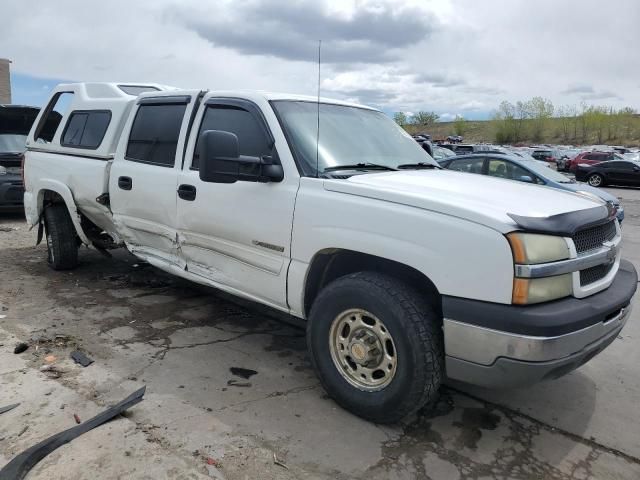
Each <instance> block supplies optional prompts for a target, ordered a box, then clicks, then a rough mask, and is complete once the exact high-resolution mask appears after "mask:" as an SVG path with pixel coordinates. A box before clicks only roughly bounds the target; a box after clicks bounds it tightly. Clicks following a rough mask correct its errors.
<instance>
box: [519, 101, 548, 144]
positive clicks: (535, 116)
mask: <svg viewBox="0 0 640 480" xmlns="http://www.w3.org/2000/svg"><path fill="white" fill-rule="evenodd" d="M526 110H527V113H528V115H529V117H530V118H531V138H532V140H533V141H534V142H539V141H541V140H542V136H543V134H544V129H545V126H546V125H547V123H548V122H549V119H550V118H551V117H553V103H551V100H548V99H546V98H542V97H533V98H532V99H531V100H529V101H528V102H527V103H526Z"/></svg>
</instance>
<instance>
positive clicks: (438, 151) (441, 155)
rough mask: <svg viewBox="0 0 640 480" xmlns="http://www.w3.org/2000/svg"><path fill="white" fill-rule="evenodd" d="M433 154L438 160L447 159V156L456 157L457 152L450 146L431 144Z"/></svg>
mask: <svg viewBox="0 0 640 480" xmlns="http://www.w3.org/2000/svg"><path fill="white" fill-rule="evenodd" d="M431 156H432V157H433V159H434V160H435V161H436V162H440V161H441V160H446V159H447V158H451V157H455V156H456V154H455V153H454V152H452V151H451V150H449V149H448V148H444V147H441V146H439V145H432V146H431Z"/></svg>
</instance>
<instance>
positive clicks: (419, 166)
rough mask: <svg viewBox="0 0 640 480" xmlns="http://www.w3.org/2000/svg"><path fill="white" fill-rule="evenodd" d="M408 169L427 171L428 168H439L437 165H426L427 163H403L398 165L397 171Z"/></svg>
mask: <svg viewBox="0 0 640 480" xmlns="http://www.w3.org/2000/svg"><path fill="white" fill-rule="evenodd" d="M409 168H417V169H428V168H441V167H440V166H439V165H434V164H433V163H427V162H418V163H405V164H402V165H398V169H409Z"/></svg>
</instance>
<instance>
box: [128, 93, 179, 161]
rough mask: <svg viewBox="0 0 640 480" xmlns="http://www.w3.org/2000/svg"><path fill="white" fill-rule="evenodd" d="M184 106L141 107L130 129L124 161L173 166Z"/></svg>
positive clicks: (151, 104)
mask: <svg viewBox="0 0 640 480" xmlns="http://www.w3.org/2000/svg"><path fill="white" fill-rule="evenodd" d="M186 108H187V105H186V103H176V104H154V103H150V104H142V105H140V106H139V108H138V111H137V112H136V117H135V119H134V120H133V125H132V126H131V133H130V134H129V142H128V143H127V151H126V154H125V158H126V159H127V160H133V161H136V162H142V163H151V164H154V165H160V166H163V167H173V165H174V162H175V158H176V149H177V147H178V139H179V137H180V127H181V126H182V120H183V118H184V113H185V110H186Z"/></svg>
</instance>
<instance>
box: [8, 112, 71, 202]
mask: <svg viewBox="0 0 640 480" xmlns="http://www.w3.org/2000/svg"><path fill="white" fill-rule="evenodd" d="M39 111H40V109H39V108H37V107H28V106H24V105H0V209H16V208H22V205H23V203H22V196H23V191H24V188H23V185H22V155H23V153H24V150H25V143H26V140H27V135H28V134H29V130H31V125H32V124H33V122H34V120H35V119H36V117H37V116H38V112H39ZM58 121H59V119H58ZM51 127H53V128H55V126H54V125H52V126H51ZM44 128H45V129H49V125H45V127H44ZM53 131H55V130H53Z"/></svg>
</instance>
